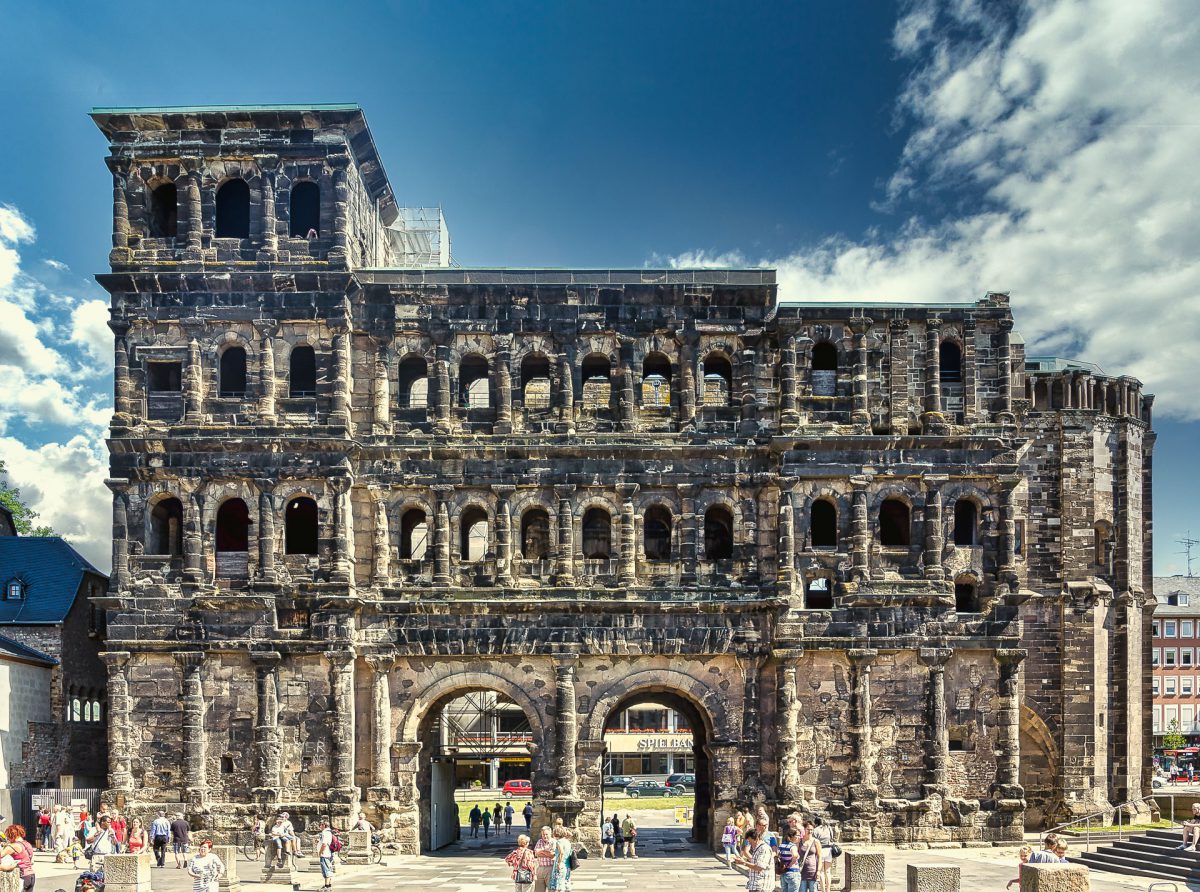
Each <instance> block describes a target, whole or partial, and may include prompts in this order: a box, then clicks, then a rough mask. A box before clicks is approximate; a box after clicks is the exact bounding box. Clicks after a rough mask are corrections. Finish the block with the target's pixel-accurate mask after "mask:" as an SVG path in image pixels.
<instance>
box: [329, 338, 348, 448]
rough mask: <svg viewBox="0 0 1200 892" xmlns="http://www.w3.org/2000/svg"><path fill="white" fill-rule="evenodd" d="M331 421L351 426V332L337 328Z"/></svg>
mask: <svg viewBox="0 0 1200 892" xmlns="http://www.w3.org/2000/svg"><path fill="white" fill-rule="evenodd" d="M329 423H330V424H336V425H341V426H343V427H349V426H350V332H349V330H348V329H346V328H341V327H339V328H336V329H335V331H334V335H333V399H332V400H331V403H330V412H329Z"/></svg>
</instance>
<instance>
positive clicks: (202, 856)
mask: <svg viewBox="0 0 1200 892" xmlns="http://www.w3.org/2000/svg"><path fill="white" fill-rule="evenodd" d="M187 872H188V875H189V876H191V878H192V892H217V889H218V888H219V886H220V883H219V882H218V881H219V880H220V878H221V877H223V876H224V875H225V863H224V862H223V861H222V860H221V859H220V858H218V857H217V856H216V855H214V854H213V850H212V840H211V839H205V840H202V841H201V842H200V845H199V846H198V847H197V848H196V857H194V858H193V859H192V860H191V861H189V862H188V865H187Z"/></svg>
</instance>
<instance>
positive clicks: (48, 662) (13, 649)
mask: <svg viewBox="0 0 1200 892" xmlns="http://www.w3.org/2000/svg"><path fill="white" fill-rule="evenodd" d="M0 654H9V655H10V656H14V657H17V658H19V659H22V660H28V661H30V662H31V663H41V664H42V665H43V666H57V665H58V660H56V659H54V657H52V656H50V655H49V654H46V653H42V652H41V651H40V650H38V649H37V648H35V647H30V646H29V645H27V644H22V643H21V642H20V641H14V640H13V639H12V638H9V637H8V636H7V635H0Z"/></svg>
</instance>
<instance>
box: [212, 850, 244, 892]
mask: <svg viewBox="0 0 1200 892" xmlns="http://www.w3.org/2000/svg"><path fill="white" fill-rule="evenodd" d="M213 854H214V855H216V856H217V857H218V858H220V859H221V863H222V864H224V865H225V873H223V874H222V875H221V878H220V879H219V880H218V881H217V884H218V886H219V887H220V889H221V892H238V890H239V889H241V888H242V883H241V880H239V879H238V850H237V846H213Z"/></svg>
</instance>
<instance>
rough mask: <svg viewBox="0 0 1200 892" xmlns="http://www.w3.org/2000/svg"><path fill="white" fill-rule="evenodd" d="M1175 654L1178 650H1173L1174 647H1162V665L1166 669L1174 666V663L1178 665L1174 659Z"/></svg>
mask: <svg viewBox="0 0 1200 892" xmlns="http://www.w3.org/2000/svg"><path fill="white" fill-rule="evenodd" d="M1177 655H1178V652H1177V651H1176V650H1175V648H1173V647H1166V648H1163V665H1164V666H1166V667H1167V668H1168V669H1172V668H1174V667H1175V666H1176V665H1178V661H1177V659H1176V657H1177Z"/></svg>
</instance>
